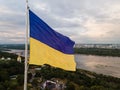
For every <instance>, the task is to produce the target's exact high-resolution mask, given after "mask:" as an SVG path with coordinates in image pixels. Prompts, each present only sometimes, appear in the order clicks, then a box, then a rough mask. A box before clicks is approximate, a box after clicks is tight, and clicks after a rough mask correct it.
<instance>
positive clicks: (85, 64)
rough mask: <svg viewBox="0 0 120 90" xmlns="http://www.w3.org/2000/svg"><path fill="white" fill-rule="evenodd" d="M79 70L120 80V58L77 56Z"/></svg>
mask: <svg viewBox="0 0 120 90" xmlns="http://www.w3.org/2000/svg"><path fill="white" fill-rule="evenodd" d="M75 60H76V63H77V68H80V69H85V70H89V71H93V72H96V73H99V74H105V75H111V76H115V77H118V78H120V57H110V56H109V57H108V56H95V55H80V54H76V55H75Z"/></svg>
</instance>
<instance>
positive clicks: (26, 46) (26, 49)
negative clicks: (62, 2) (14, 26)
mask: <svg viewBox="0 0 120 90" xmlns="http://www.w3.org/2000/svg"><path fill="white" fill-rule="evenodd" d="M28 29H29V6H28V0H26V40H25V66H24V67H25V70H24V90H27V71H28Z"/></svg>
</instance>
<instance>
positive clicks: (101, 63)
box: [7, 49, 120, 78]
mask: <svg viewBox="0 0 120 90" xmlns="http://www.w3.org/2000/svg"><path fill="white" fill-rule="evenodd" d="M7 52H9V53H15V54H18V55H19V54H21V55H22V56H24V50H14V49H12V50H11V51H7ZM75 60H76V63H77V68H80V69H85V70H89V71H93V72H96V73H99V74H105V75H111V76H115V77H119V78H120V57H110V56H109V57H108V56H95V55H80V54H75Z"/></svg>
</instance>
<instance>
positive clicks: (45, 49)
mask: <svg viewBox="0 0 120 90" xmlns="http://www.w3.org/2000/svg"><path fill="white" fill-rule="evenodd" d="M29 20H30V61H29V64H35V65H44V64H49V65H51V66H54V67H59V68H62V69H64V70H70V71H75V69H76V64H75V61H74V55H73V45H74V42H73V41H72V40H70V39H69V38H68V37H66V36H64V35H62V34H60V33H58V32H56V31H54V30H53V29H52V28H51V27H49V26H48V25H47V24H46V23H45V22H44V21H42V20H41V19H40V18H39V17H38V16H36V15H35V14H34V13H33V12H32V11H31V10H29Z"/></svg>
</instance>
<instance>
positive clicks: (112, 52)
mask: <svg viewBox="0 0 120 90" xmlns="http://www.w3.org/2000/svg"><path fill="white" fill-rule="evenodd" d="M74 51H75V54H84V55H98V56H113V57H120V49H104V48H74Z"/></svg>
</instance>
